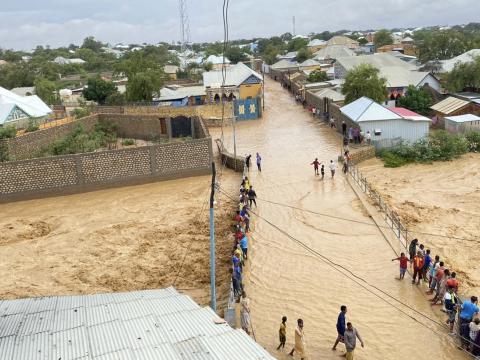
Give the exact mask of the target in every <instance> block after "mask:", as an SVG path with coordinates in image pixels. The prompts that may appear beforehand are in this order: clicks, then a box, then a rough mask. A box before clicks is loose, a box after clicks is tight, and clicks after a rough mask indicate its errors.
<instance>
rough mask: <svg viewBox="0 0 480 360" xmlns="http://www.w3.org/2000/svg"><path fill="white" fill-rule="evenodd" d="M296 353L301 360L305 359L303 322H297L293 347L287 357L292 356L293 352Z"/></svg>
mask: <svg viewBox="0 0 480 360" xmlns="http://www.w3.org/2000/svg"><path fill="white" fill-rule="evenodd" d="M295 351H296V352H297V354H298V356H300V359H301V360H304V359H305V356H306V355H305V334H304V332H303V320H302V319H298V320H297V327H296V328H295V347H294V348H293V349H292V351H290V353H289V354H288V355H290V356H293V353H294V352H295Z"/></svg>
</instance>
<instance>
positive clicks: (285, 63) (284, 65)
mask: <svg viewBox="0 0 480 360" xmlns="http://www.w3.org/2000/svg"><path fill="white" fill-rule="evenodd" d="M298 66H299V64H298V63H297V62H296V61H289V60H286V59H282V60H280V61H277V62H276V63H275V64H273V65H271V66H270V68H271V69H290V68H298Z"/></svg>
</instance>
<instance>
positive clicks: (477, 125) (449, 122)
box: [445, 114, 480, 133]
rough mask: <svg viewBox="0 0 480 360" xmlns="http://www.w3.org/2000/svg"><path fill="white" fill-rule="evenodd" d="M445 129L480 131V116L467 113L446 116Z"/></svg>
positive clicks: (458, 131)
mask: <svg viewBox="0 0 480 360" xmlns="http://www.w3.org/2000/svg"><path fill="white" fill-rule="evenodd" d="M445 130H447V131H449V132H451V133H468V132H470V131H480V116H477V115H473V114H465V115H458V116H446V117H445Z"/></svg>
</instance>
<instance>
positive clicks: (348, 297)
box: [211, 80, 467, 360]
mask: <svg viewBox="0 0 480 360" xmlns="http://www.w3.org/2000/svg"><path fill="white" fill-rule="evenodd" d="M265 96H266V101H265V105H266V109H265V112H264V117H263V118H262V119H260V120H255V121H248V122H239V123H237V126H236V134H237V153H238V154H241V155H244V154H246V153H247V152H248V153H251V154H252V155H253V156H252V160H253V158H254V157H255V153H256V152H259V153H260V154H261V156H262V158H263V164H262V168H263V171H262V172H261V173H259V172H258V171H257V170H256V168H255V166H254V168H253V169H252V170H250V178H251V182H252V184H253V186H254V188H255V190H256V192H257V195H258V197H259V201H258V213H259V215H260V216H262V217H264V218H265V219H268V220H269V221H271V222H272V223H273V224H275V225H277V226H278V227H280V228H281V229H283V230H285V231H287V232H288V233H289V234H291V235H292V236H293V237H295V238H296V239H298V240H299V241H301V242H302V243H304V244H305V245H307V246H308V247H310V248H311V249H313V250H315V251H316V252H318V253H320V254H322V255H323V256H326V257H328V258H329V259H331V260H333V261H335V262H337V263H339V264H341V265H343V266H344V267H345V268H347V269H349V270H351V271H352V272H354V273H355V274H356V275H358V276H360V277H362V278H364V279H366V280H367V281H368V282H370V283H372V284H375V285H376V286H377V287H379V288H381V289H382V290H384V291H386V292H388V293H389V294H391V295H392V296H394V297H396V298H398V299H400V300H401V301H403V302H405V303H407V304H409V305H411V306H413V307H415V308H416V309H418V310H419V311H421V312H422V313H425V314H427V315H428V316H430V317H432V318H433V319H435V320H436V321H439V322H443V321H444V320H445V317H446V316H445V315H444V314H442V315H441V314H439V312H434V311H432V309H431V306H430V305H429V302H428V301H427V298H426V297H425V295H424V294H423V293H424V291H423V289H422V287H420V289H419V288H418V287H416V286H413V285H411V283H410V277H409V276H408V275H407V277H406V279H405V280H404V281H402V282H400V281H398V280H396V279H395V277H396V276H398V273H397V272H398V266H399V265H398V263H396V262H392V261H391V259H392V258H393V257H395V253H394V251H393V250H392V248H391V247H390V246H389V245H388V244H387V242H386V241H385V239H384V238H383V237H382V235H381V233H380V231H379V230H378V229H377V228H376V227H375V226H369V225H366V224H362V223H357V222H351V221H344V220H341V219H335V218H332V217H325V216H319V215H316V214H312V213H307V212H304V211H301V210H294V209H291V208H288V207H284V206H279V205H276V204H272V203H268V202H265V201H262V199H266V200H269V201H274V202H278V203H282V204H288V205H292V206H295V207H298V208H304V209H309V210H313V211H315V212H319V213H324V214H329V215H333V216H337V217H339V218H348V219H354V220H358V221H360V222H371V220H370V218H369V217H368V215H367V214H366V211H365V210H364V208H363V206H362V204H361V202H360V201H359V199H358V198H357V197H356V195H355V193H354V192H353V190H352V188H351V187H350V185H349V183H348V182H347V181H346V179H345V178H344V176H343V175H342V174H341V169H337V175H336V176H335V179H334V180H332V179H331V178H330V175H329V170H328V166H326V176H325V180H324V181H321V180H320V179H319V177H315V176H314V172H313V166H311V165H310V163H311V162H312V161H313V160H314V158H316V157H318V159H319V160H320V161H323V162H325V163H326V162H329V161H330V159H335V158H336V157H337V155H338V153H339V151H340V142H341V139H340V137H339V136H338V135H337V134H335V133H334V132H333V131H332V130H331V129H329V128H328V127H327V126H325V125H324V124H323V123H322V122H321V121H318V120H315V119H313V118H312V117H311V115H310V114H309V113H308V112H307V111H306V110H303V109H302V108H301V106H299V105H296V104H295V102H294V100H293V99H292V98H291V97H290V96H289V94H288V93H287V91H286V90H284V89H282V88H281V86H280V85H279V83H275V82H273V81H272V80H267V81H266V94H265ZM211 133H212V135H213V136H214V137H218V136H219V131H218V130H215V131H211ZM224 136H225V145H226V146H227V148H229V149H233V145H232V144H233V140H232V138H233V137H232V133H231V129H225V131H224ZM254 163H255V161H253V165H254ZM254 211H256V209H254ZM252 236H253V240H252V242H251V245H250V249H251V250H250V252H251V256H250V258H249V259H250V262H251V263H250V268H249V272H250V275H249V282H248V284H247V287H246V291H247V293H248V296H249V297H250V298H251V304H252V306H251V308H252V314H251V316H252V325H253V329H254V332H255V336H256V340H257V341H258V342H259V343H260V344H261V345H262V346H264V347H265V348H266V349H267V350H268V351H270V353H271V354H273V355H274V356H276V357H277V358H279V359H289V358H290V357H288V356H287V355H286V354H287V352H288V351H289V350H290V349H291V347H292V344H293V341H294V328H295V324H296V319H297V318H302V319H303V320H304V323H305V328H304V329H305V337H306V343H307V352H308V355H309V356H308V358H309V359H338V358H339V356H341V355H342V354H343V353H344V346H343V345H342V344H340V345H339V346H338V348H337V351H335V352H334V351H332V350H331V347H332V345H333V342H334V340H335V338H336V329H335V324H336V319H337V315H338V312H339V308H340V306H341V305H347V307H348V313H347V321H351V322H352V323H353V325H354V327H356V328H357V330H358V331H359V333H360V334H361V335H362V337H363V340H364V341H365V348H363V349H362V348H360V346H359V345H360V344H358V343H357V344H358V348H357V350H356V351H355V358H356V359H369V360H370V359H404V358H408V357H411V356H414V357H415V358H418V359H445V360H447V359H463V358H467V357H466V355H465V354H464V353H462V352H461V351H459V350H457V349H456V347H455V346H454V345H453V344H452V343H451V341H450V338H449V337H448V335H447V331H446V329H444V328H442V327H440V326H438V325H435V324H433V323H431V322H430V321H429V320H426V319H425V318H423V317H421V316H419V315H415V314H413V315H414V316H415V317H416V318H417V319H418V322H417V321H415V320H413V319H412V318H410V317H409V316H407V315H404V314H402V313H401V312H400V311H399V310H397V309H395V308H394V307H392V306H391V305H389V304H387V303H386V302H385V301H383V300H381V299H379V298H378V297H376V296H374V295H372V294H370V293H369V292H367V291H366V290H364V289H363V288H361V287H360V286H359V285H357V284H355V283H354V282H353V281H351V280H349V279H348V278H346V277H345V276H344V275H342V274H340V273H339V272H338V271H336V270H335V269H333V268H332V267H330V266H328V265H327V264H325V263H324V262H322V261H321V260H320V259H319V258H318V256H316V255H314V254H313V253H311V252H308V251H307V250H306V249H305V248H303V247H301V246H300V245H299V244H298V243H296V242H294V241H293V240H292V239H290V238H288V237H287V236H285V235H284V234H282V233H281V232H279V231H278V230H277V229H275V228H273V227H272V226H271V225H269V224H268V223H266V222H265V221H262V220H259V219H258V218H255V220H254V232H253V234H252ZM384 297H385V296H384ZM389 302H391V303H394V304H395V305H396V306H400V307H401V305H399V304H398V303H395V302H394V301H393V300H389ZM401 309H402V310H404V311H406V312H407V313H409V314H412V313H411V311H409V310H408V309H407V308H405V307H401ZM284 315H286V316H287V317H288V327H287V346H286V348H285V350H280V351H277V350H276V346H277V345H278V327H279V325H280V321H281V318H282V316H284ZM422 324H423V325H425V326H427V327H428V328H427V327H424V326H423V325H422ZM430 329H433V330H434V331H436V332H437V333H435V332H432V331H431V330H430ZM290 359H291V358H290Z"/></svg>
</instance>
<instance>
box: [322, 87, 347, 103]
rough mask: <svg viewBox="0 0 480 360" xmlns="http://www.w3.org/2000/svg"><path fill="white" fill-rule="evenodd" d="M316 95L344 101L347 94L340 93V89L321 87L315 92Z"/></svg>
mask: <svg viewBox="0 0 480 360" xmlns="http://www.w3.org/2000/svg"><path fill="white" fill-rule="evenodd" d="M315 95H316V96H317V97H320V98H324V97H326V98H329V99H331V100H333V101H343V100H345V95H343V94H341V93H339V92H338V91H335V90H332V89H321V90H319V91H316V92H315Z"/></svg>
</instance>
